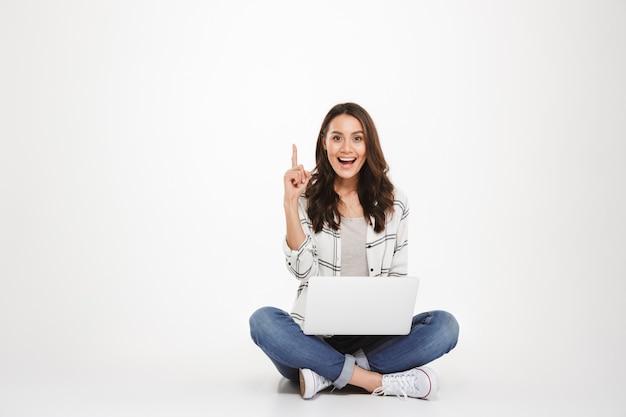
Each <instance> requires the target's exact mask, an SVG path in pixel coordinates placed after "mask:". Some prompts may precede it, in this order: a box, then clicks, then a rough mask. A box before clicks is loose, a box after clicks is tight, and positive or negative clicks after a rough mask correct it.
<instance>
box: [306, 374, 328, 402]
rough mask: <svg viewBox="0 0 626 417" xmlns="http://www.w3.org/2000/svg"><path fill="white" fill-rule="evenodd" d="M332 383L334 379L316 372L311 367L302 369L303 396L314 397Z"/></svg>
mask: <svg viewBox="0 0 626 417" xmlns="http://www.w3.org/2000/svg"><path fill="white" fill-rule="evenodd" d="M331 385H332V381H330V380H328V379H326V378H324V377H323V376H321V375H318V374H316V373H315V372H313V371H312V370H310V369H306V368H303V369H300V395H302V398H304V399H309V398H313V396H314V395H315V394H317V393H318V392H320V391H321V390H323V389H326V388H328V387H329V386H331Z"/></svg>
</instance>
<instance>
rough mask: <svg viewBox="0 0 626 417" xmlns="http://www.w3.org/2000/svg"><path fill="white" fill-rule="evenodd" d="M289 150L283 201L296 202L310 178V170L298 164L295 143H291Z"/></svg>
mask: <svg viewBox="0 0 626 417" xmlns="http://www.w3.org/2000/svg"><path fill="white" fill-rule="evenodd" d="M291 152H292V153H291V169H289V170H287V172H285V176H284V185H285V203H287V202H297V201H298V198H299V197H300V195H302V193H303V192H304V190H305V188H306V186H307V184H308V183H309V180H310V179H311V172H310V171H307V170H305V169H304V167H303V166H302V165H298V149H297V148H296V145H295V144H293V145H291Z"/></svg>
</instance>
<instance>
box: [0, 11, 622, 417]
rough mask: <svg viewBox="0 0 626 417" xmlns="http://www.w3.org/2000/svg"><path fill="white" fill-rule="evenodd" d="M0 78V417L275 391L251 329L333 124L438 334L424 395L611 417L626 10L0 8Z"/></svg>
mask: <svg viewBox="0 0 626 417" xmlns="http://www.w3.org/2000/svg"><path fill="white" fill-rule="evenodd" d="M0 52H1V54H0V415H3V416H4V415H5V414H6V415H26V414H28V413H31V412H32V413H33V414H36V413H38V412H39V411H41V410H48V413H45V412H44V413H43V414H47V415H50V413H49V411H50V410H51V409H54V410H64V408H63V407H66V406H68V402H64V401H60V400H59V401H57V402H54V401H55V400H54V399H53V398H71V397H72V394H71V393H69V391H71V390H76V389H78V387H82V389H83V390H85V393H91V395H92V396H95V395H96V394H93V392H95V391H97V389H95V388H93V390H92V388H91V387H93V386H98V384H101V385H102V384H105V382H103V381H108V380H114V381H118V382H119V381H133V380H134V379H138V380H139V379H141V378H146V379H150V378H156V379H158V378H159V377H162V375H168V377H167V378H166V379H172V378H173V377H172V375H176V376H177V378H179V379H180V380H186V378H197V379H199V380H203V381H204V380H205V379H206V381H208V382H207V386H206V387H207V391H210V390H211V389H213V388H214V387H215V386H221V385H223V381H220V378H219V377H217V376H216V374H220V375H225V374H227V375H231V376H232V375H233V374H235V375H237V376H236V378H235V379H236V380H238V381H245V380H246V370H247V369H250V366H257V367H260V368H258V369H260V370H262V372H259V373H258V374H259V375H264V377H265V378H267V379H271V380H277V379H278V374H277V373H276V372H275V370H274V369H273V368H272V366H271V364H270V363H269V360H267V358H265V357H264V356H263V355H262V353H261V352H260V351H259V350H258V349H257V348H256V347H255V346H253V345H252V342H251V340H250V338H249V335H248V323H247V319H248V317H249V315H250V313H252V311H254V309H256V308H257V307H259V306H261V305H266V304H268V305H275V306H279V307H283V308H289V307H290V305H291V301H292V299H293V295H294V294H295V293H294V291H295V285H296V283H295V282H294V281H293V279H292V278H291V277H290V276H289V275H288V273H287V272H286V269H285V267H284V264H283V255H282V249H281V242H282V239H283V233H284V225H283V216H282V175H283V173H284V171H285V170H286V169H287V168H289V166H290V156H291V144H292V143H296V144H297V145H298V148H299V155H300V162H302V163H303V164H304V165H305V166H307V167H308V168H312V165H313V162H314V155H313V153H314V147H315V139H316V134H317V132H318V129H319V126H320V123H321V121H322V119H323V117H324V115H325V114H326V112H327V111H328V110H329V109H330V108H331V107H332V106H333V105H334V104H336V103H339V102H344V101H354V102H357V103H359V104H361V105H363V106H364V107H365V108H366V109H367V110H368V111H369V112H370V114H371V115H372V117H373V118H374V121H375V122H376V124H377V126H378V129H379V134H380V136H381V141H382V145H383V150H384V152H385V154H386V157H387V161H388V163H389V164H390V167H391V171H390V172H391V177H392V180H393V181H394V182H395V184H396V185H397V186H399V187H401V188H403V189H404V191H405V192H406V193H407V194H408V195H409V199H410V203H411V223H410V228H411V229H410V263H409V269H410V272H411V273H412V274H415V275H419V276H421V277H422V285H421V292H420V295H419V297H418V302H419V303H420V309H431V308H441V309H446V310H448V311H450V312H452V313H454V314H455V315H456V316H457V318H458V320H459V322H460V325H461V336H460V340H459V344H458V346H457V348H456V349H455V350H454V351H453V352H452V353H451V354H450V355H447V356H445V357H444V358H442V359H440V360H438V363H439V364H438V367H439V370H440V372H442V373H443V374H444V375H445V377H446V379H447V381H449V382H448V384H451V385H453V384H454V381H462V383H459V387H460V388H461V390H462V388H463V387H464V386H465V384H466V385H467V386H471V384H473V383H476V382H477V381H491V382H490V383H492V384H493V388H494V389H499V390H501V391H502V392H505V391H506V390H507V389H509V388H508V387H513V386H516V387H517V386H519V384H522V386H525V387H528V388H529V391H530V392H534V391H537V387H539V390H541V391H544V392H545V391H550V390H553V389H557V387H565V388H561V389H562V390H563V392H567V393H568V394H567V395H571V396H572V397H571V398H577V399H581V398H587V397H589V396H592V397H593V398H594V399H595V401H597V402H596V406H599V407H600V408H601V409H603V410H604V411H605V412H607V411H611V412H615V413H616V414H615V415H623V413H624V412H626V405H625V404H626V402H625V401H624V399H623V393H622V391H623V382H621V381H622V377H623V375H624V372H626V365H625V361H624V360H623V355H622V352H624V351H626V335H625V329H626V322H625V321H626V307H625V304H624V301H623V299H624V289H625V285H624V279H625V278H626V260H625V259H626V258H625V255H626V216H625V213H626V196H625V190H626V168H625V166H626V164H625V162H626V161H625V159H626V158H625V157H626V119H625V115H626V77H625V75H624V74H626V3H624V2H623V1H609V0H600V1H583V0H577V1H564V0H563V1H506V2H500V1H494V0H484V1H472V2H469V1H385V2H376V1H318V2H296V1H276V0H273V1H266V2H254V1H231V2H227V1H190V0H183V1H176V2H175V1H167V0H158V1H136V0H133V1H124V2H122V1H120V2H114V1H69V0H61V1H37V0H32V1H10V0H2V1H0ZM538 374H540V375H541V377H540V378H539V377H538ZM189 375H192V376H189ZM207 375H212V377H210V378H209V377H207ZM107 378H109V379H107ZM111 378H112V379H111ZM163 378H165V377H163ZM174 379H175V378H174ZM538 380H541V383H540V384H539V385H536V384H537V381H538ZM59 381H61V382H59ZM63 381H65V382H63ZM68 381H69V382H68ZM60 383H61V385H62V384H63V383H65V384H66V385H67V384H69V385H67V386H70V387H73V388H71V389H68V390H67V391H66V390H64V389H62V388H58V387H59V384H60ZM244 383H245V382H244ZM488 383H489V382H488ZM128 384H129V386H130V385H131V383H130V382H128ZM212 384H215V385H212ZM228 384H229V385H232V382H229V383H228ZM524 384H526V385H524ZM620 384H621V388H620V386H619V385H620ZM105 385H106V384H105ZM54 387H56V391H55V388H54ZM228 389H229V390H237V388H236V387H232V386H231V387H229V388H228ZM511 389H513V388H511ZM515 389H517V388H515ZM50 390H52V391H50ZM129 390H130V391H129V392H134V391H132V389H131V388H129ZM50 392H53V393H54V394H49V393H50ZM116 392H117V391H116ZM590 394H592V395H590ZM37 397H40V398H41V399H40V400H39V401H34V402H33V398H37ZM85 398H90V397H89V395H87V396H86V397H85ZM564 398H569V397H564ZM84 401H85V404H87V403H88V402H89V400H88V399H87V400H84ZM25 404H30V406H26V405H25ZM33 404H47V405H46V406H45V407H44V406H43V405H42V406H41V407H42V408H41V410H40V409H39V408H37V406H36V405H33ZM51 404H52V405H51ZM85 406H87V405H85ZM33 407H34V408H33ZM50 407H52V408H50ZM55 407H56V408H55ZM594 407H595V406H594ZM602 407H603V408H602ZM59 414H63V413H62V412H61V411H59ZM65 415H67V413H65ZM500 415H501V414H500ZM605 415H606V413H605Z"/></svg>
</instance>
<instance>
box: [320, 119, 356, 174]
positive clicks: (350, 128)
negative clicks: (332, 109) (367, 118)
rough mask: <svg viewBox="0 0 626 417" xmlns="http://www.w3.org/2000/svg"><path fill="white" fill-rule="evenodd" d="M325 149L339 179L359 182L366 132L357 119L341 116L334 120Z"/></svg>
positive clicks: (327, 133) (326, 137)
mask: <svg viewBox="0 0 626 417" xmlns="http://www.w3.org/2000/svg"><path fill="white" fill-rule="evenodd" d="M324 149H325V150H326V152H327V155H328V162H330V165H331V166H332V167H333V170H334V171H335V173H336V174H337V176H338V178H337V179H342V180H358V175H359V171H360V170H361V167H363V164H365V160H366V153H365V132H364V131H363V126H362V125H361V122H359V120H358V119H357V118H356V117H354V116H350V115H349V114H340V115H338V116H336V117H335V118H334V119H332V120H331V122H330V123H329V125H328V128H327V130H326V135H325V137H324Z"/></svg>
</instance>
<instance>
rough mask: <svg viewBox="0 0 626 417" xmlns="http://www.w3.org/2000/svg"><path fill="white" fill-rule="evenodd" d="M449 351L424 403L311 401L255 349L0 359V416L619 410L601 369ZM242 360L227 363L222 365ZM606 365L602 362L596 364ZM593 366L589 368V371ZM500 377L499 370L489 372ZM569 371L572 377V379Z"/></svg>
mask: <svg viewBox="0 0 626 417" xmlns="http://www.w3.org/2000/svg"><path fill="white" fill-rule="evenodd" d="M458 353H459V354H457V355H455V352H454V351H453V352H452V353H450V354H449V355H447V356H446V357H443V358H440V359H439V360H437V361H435V362H433V363H432V364H431V366H432V367H433V368H434V369H435V370H437V373H438V375H439V378H440V382H441V389H440V391H439V394H438V395H437V397H435V398H434V399H432V400H429V401H424V400H415V399H408V400H404V399H401V398H398V397H374V396H370V395H367V394H366V393H362V392H359V391H358V390H356V389H354V388H353V389H344V390H341V391H339V390H336V391H333V392H330V391H323V392H321V393H319V394H318V395H317V396H316V397H314V398H313V399H311V400H303V399H301V398H300V395H299V392H298V388H297V387H296V386H295V385H294V384H292V383H290V382H288V381H286V380H285V379H283V378H281V377H280V376H279V375H278V374H277V373H276V372H275V371H274V370H273V368H272V367H271V364H270V363H269V361H268V360H267V359H266V358H265V357H263V355H262V354H261V353H260V352H258V351H257V350H256V347H254V346H241V349H239V350H238V351H231V352H223V353H222V354H221V355H217V356H219V358H218V359H219V360H216V361H215V362H219V363H220V364H221V365H219V364H217V363H215V362H214V363H211V362H209V361H205V362H200V361H195V363H192V362H194V361H191V360H189V361H187V362H185V361H181V362H179V363H178V364H176V365H173V363H172V362H171V361H170V362H169V363H167V362H166V361H164V363H163V364H162V365H161V366H159V365H157V364H155V363H154V362H152V361H150V360H146V361H141V360H139V361H137V362H135V363H125V364H124V363H99V364H96V363H93V362H92V363H74V364H73V365H72V364H71V363H70V362H71V361H67V362H65V363H56V364H54V363H51V362H52V361H50V360H49V359H48V362H47V364H45V365H43V364H41V366H38V365H37V364H36V363H31V364H22V366H15V367H11V366H5V369H4V375H3V377H2V378H0V382H1V383H2V386H0V393H2V396H3V398H2V400H1V402H0V416H2V417H21V416H46V417H51V416H64V417H72V416H77V417H78V416H80V417H85V416H89V417H100V416H102V417H104V416H107V417H108V416H116V417H125V416H129V417H131V416H132V417H137V416H150V417H160V416H207V415H219V414H215V413H216V412H224V413H228V415H252V414H254V415H255V416H272V417H277V416H299V417H305V416H319V415H322V414H326V415H328V414H330V415H333V413H335V412H336V410H341V415H342V416H363V415H383V414H385V415H394V416H398V415H407V416H412V415H419V416H422V417H429V416H457V415H459V416H460V415H467V414H468V413H469V414H470V415H481V416H503V415H506V416H529V415H532V416H554V415H597V416H603V417H604V416H624V415H626V401H625V400H624V396H623V392H622V391H623V388H624V386H623V383H621V381H620V380H618V379H615V380H614V381H610V380H609V379H608V378H607V376H608V375H609V373H610V372H609V373H605V374H604V375H602V372H592V373H590V374H589V373H585V372H584V371H583V370H581V371H580V372H577V373H576V372H572V375H573V376H574V377H572V378H570V377H569V376H570V375H554V374H549V373H547V372H543V371H545V369H544V370H542V369H535V368H533V367H529V368H528V372H520V373H519V374H518V376H519V377H518V378H515V377H510V378H506V377H504V376H503V375H505V373H500V374H499V370H498V369H496V368H495V367H485V366H481V365H479V364H477V363H476V364H474V365H472V361H471V360H469V358H468V355H467V354H464V353H463V352H462V351H459V352H458ZM233 358H239V359H238V361H239V362H240V363H241V366H239V367H237V368H236V369H234V370H228V369H227V367H226V366H225V364H226V362H230V361H231V360H232V359H233ZM605 370H606V369H605ZM596 371H598V369H596ZM498 374H499V376H498ZM576 374H578V378H576Z"/></svg>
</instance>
